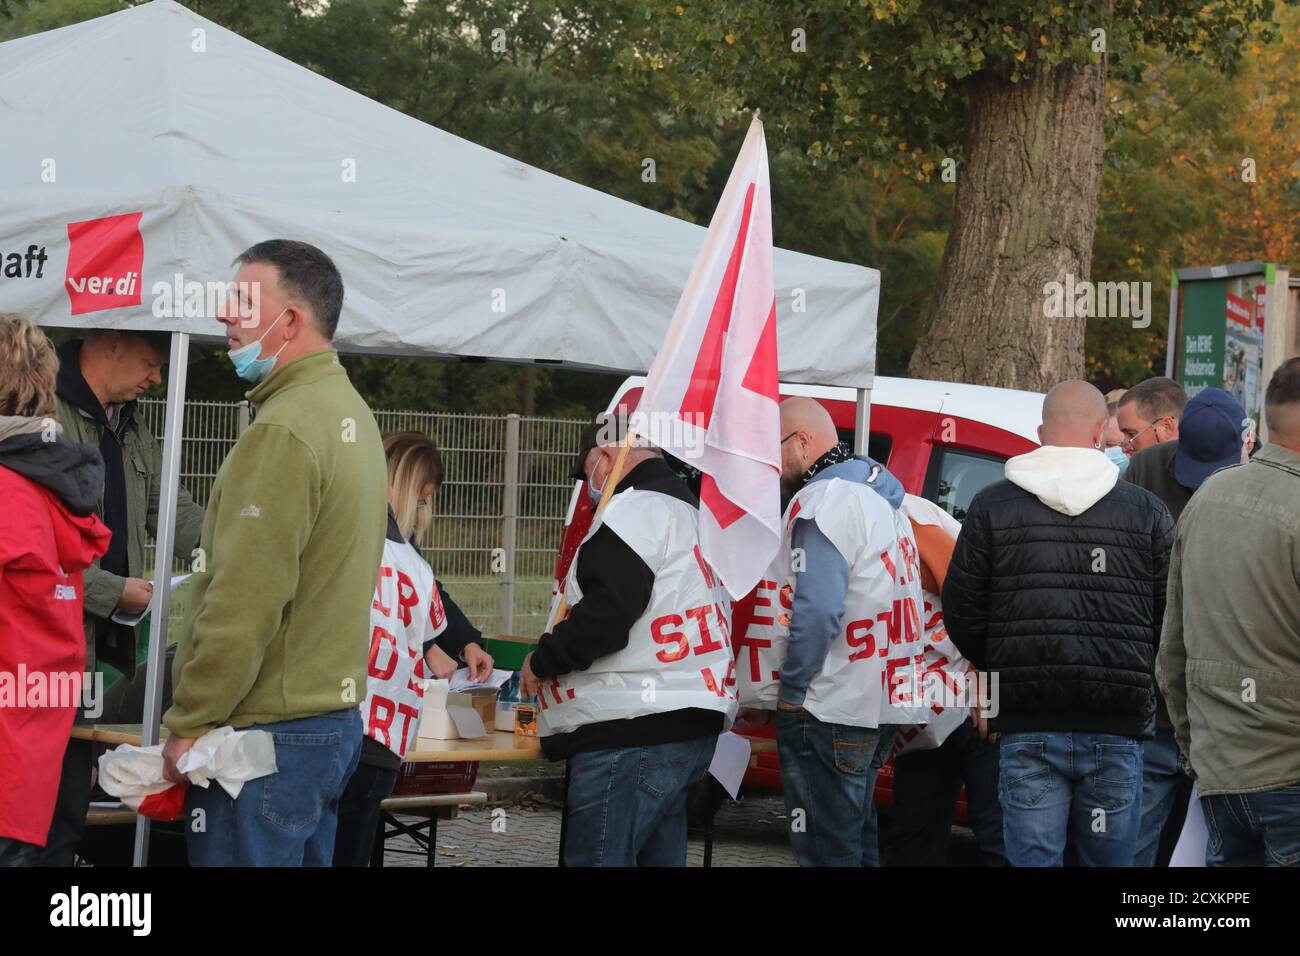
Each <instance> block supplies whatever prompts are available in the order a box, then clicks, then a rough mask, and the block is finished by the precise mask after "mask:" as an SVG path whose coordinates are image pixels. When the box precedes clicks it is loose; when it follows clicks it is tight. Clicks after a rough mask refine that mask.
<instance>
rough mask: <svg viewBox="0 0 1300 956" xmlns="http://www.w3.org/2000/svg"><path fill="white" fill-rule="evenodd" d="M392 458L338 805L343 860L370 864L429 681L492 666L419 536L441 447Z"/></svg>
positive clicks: (415, 446)
mask: <svg viewBox="0 0 1300 956" xmlns="http://www.w3.org/2000/svg"><path fill="white" fill-rule="evenodd" d="M384 455H385V457H386V458H387V459H388V505H389V507H388V535H387V539H386V540H385V542H384V556H383V560H382V561H381V563H380V566H379V576H378V579H377V580H376V582H375V598H374V601H373V602H371V610H370V630H371V632H370V635H369V639H370V671H369V676H368V677H367V680H366V699H365V700H364V701H362V703H361V719H362V721H364V723H365V737H364V738H363V739H362V742H361V759H360V762H359V763H358V764H357V769H356V770H355V771H354V772H353V774H352V777H351V779H350V780H349V781H348V785H347V789H346V790H345V791H344V793H343V798H342V799H341V800H340V802H339V826H338V833H337V835H336V836H335V840H334V865H335V866H365V865H366V864H367V863H368V862H369V860H370V855H371V851H372V849H373V847H374V844H375V837H376V833H377V831H378V828H379V826H380V804H381V803H382V802H383V801H384V799H385V798H386V797H388V795H389V794H391V793H392V792H393V787H394V785H395V784H396V783H397V773H398V769H399V768H400V767H401V764H402V758H403V757H404V756H405V755H406V751H407V748H408V747H409V746H410V745H411V743H412V742H413V741H414V739H415V734H416V730H417V729H418V727H419V724H420V708H421V705H422V703H423V699H422V698H423V695H424V691H423V685H422V683H421V681H422V679H423V678H426V677H440V678H441V677H449V676H451V674H452V672H453V671H455V670H456V668H457V667H458V666H459V663H458V662H461V663H464V664H465V665H466V666H467V667H468V668H469V670H470V677H471V678H473V679H476V680H477V679H480V678H483V677H486V676H487V675H489V674H490V673H491V672H492V658H491V657H490V656H489V655H488V653H487V652H486V651H484V650H483V644H482V641H483V637H482V635H481V634H480V633H479V632H478V630H477V629H476V628H474V626H473V625H472V624H470V623H469V620H468V619H467V618H466V617H465V615H464V614H463V613H462V612H461V610H460V608H458V607H456V605H455V603H453V602H452V600H451V598H450V597H449V596H448V595H447V592H446V591H445V590H443V588H442V585H441V584H439V583H438V582H437V581H436V580H435V579H434V576H433V570H432V569H431V568H430V567H429V565H428V564H427V563H426V562H425V560H424V558H422V557H421V556H420V552H419V551H418V550H417V549H416V547H415V545H414V544H413V541H415V540H416V539H418V537H419V536H420V535H421V534H423V533H424V531H425V529H426V528H427V527H428V526H429V521H430V518H431V517H432V499H433V494H434V492H436V491H437V490H438V488H439V487H440V486H441V485H442V456H441V455H440V454H439V453H438V446H437V445H435V444H434V443H433V441H432V440H431V439H430V438H429V437H428V436H427V435H422V434H420V433H419V432H397V433H396V434H392V435H389V436H387V437H386V438H385V439H384Z"/></svg>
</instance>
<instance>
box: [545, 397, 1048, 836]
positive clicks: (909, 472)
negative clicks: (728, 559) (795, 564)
mask: <svg viewBox="0 0 1300 956" xmlns="http://www.w3.org/2000/svg"><path fill="white" fill-rule="evenodd" d="M644 384H645V379H644V378H642V377H633V378H629V379H627V380H625V381H624V382H623V384H622V386H621V387H620V388H619V390H618V392H617V394H616V395H615V396H614V398H613V400H612V401H611V402H610V403H609V407H608V409H607V410H608V411H614V410H616V409H618V408H619V407H620V406H622V407H623V408H624V409H625V410H626V411H628V412H631V411H633V410H635V408H636V405H637V403H638V402H639V401H640V399H641V389H642V386H643V385H644ZM792 395H806V396H808V397H810V398H813V399H816V400H817V401H818V402H820V403H821V404H822V405H824V406H825V407H826V409H827V411H829V412H830V413H831V418H832V420H833V421H834V422H835V427H836V428H837V429H838V430H839V432H840V436H841V438H843V439H844V440H845V441H847V442H848V443H849V444H850V445H852V444H853V438H854V434H853V431H854V418H855V412H856V393H855V391H854V390H853V389H851V388H835V387H829V386H816V385H782V386H781V397H782V398H788V397H790V396H792ZM1042 411H1043V396H1042V395H1040V394H1038V393H1036V392H1022V391H1017V390H1014V389H1006V388H987V387H985V386H981V385H958V384H954V383H950V382H928V381H923V380H920V379H908V378H885V377H877V378H876V380H875V386H874V388H873V389H872V392H871V418H870V435H869V436H868V443H867V453H868V454H869V455H870V456H871V457H872V458H874V459H875V460H876V461H879V462H882V463H883V464H885V466H886V467H888V468H889V470H890V471H891V472H892V473H893V474H894V476H895V477H896V478H898V480H899V481H900V482H902V483H903V487H904V488H905V489H907V491H909V492H910V493H912V494H914V495H920V496H921V497H924V498H928V499H930V500H931V501H933V502H935V503H936V504H938V505H939V506H940V507H942V508H943V509H944V510H945V511H947V512H948V513H949V514H951V515H952V516H953V517H955V518H956V519H957V520H958V521H961V520H962V519H964V518H965V515H966V508H967V506H968V505H969V504H970V500H971V498H973V497H974V496H975V493H976V492H978V491H979V490H980V489H981V488H983V487H984V486H985V485H988V484H990V483H992V482H994V481H997V480H999V479H1000V478H1002V476H1003V463H1004V462H1005V461H1006V460H1007V459H1008V458H1011V457H1013V456H1015V455H1021V454H1024V453H1025V452H1028V451H1033V449H1035V448H1037V447H1038V426H1039V425H1040V424H1041V423H1042ZM591 512H592V509H591V503H590V501H589V500H588V498H587V495H586V494H585V493H583V489H582V483H581V482H578V483H576V484H575V487H574V490H573V494H572V496H571V498H570V501H569V512H568V515H567V517H566V520H565V529H564V539H563V543H562V545H561V547H560V554H559V557H558V560H557V561H556V572H555V580H556V582H562V581H563V580H564V576H565V575H566V574H567V573H568V568H569V562H570V561H571V560H572V559H573V555H574V553H575V552H576V551H577V549H578V545H579V544H580V543H581V542H582V539H583V537H584V536H585V535H586V533H587V529H588V527H590V525H591ZM559 586H560V585H559V584H558V583H557V585H556V587H557V588H558V587H559ZM752 597H753V595H750V598H746V599H745V600H742V601H738V602H736V605H735V608H734V611H733V620H732V633H733V634H741V635H743V633H744V628H745V627H747V626H748V623H749V617H750V612H751V608H752V600H751V599H752ZM757 733H759V734H762V735H764V736H771V735H772V733H773V730H772V727H771V725H768V726H767V727H765V728H762V729H761V730H760V731H757ZM745 782H746V784H749V785H750V786H754V787H758V788H761V789H766V790H778V791H779V790H780V789H781V774H780V767H779V764H778V761H777V755H776V754H775V753H769V754H760V755H759V757H758V765H757V766H756V767H753V768H751V769H750V770H749V772H748V773H747V774H746V775H745ZM892 783H893V768H892V766H890V765H888V764H887V765H886V766H885V767H884V768H883V769H882V770H881V772H880V774H879V776H878V777H877V780H876V804H877V805H878V806H880V807H882V808H888V807H889V805H890V803H891V795H892V792H893V790H892ZM965 819H966V806H965V794H964V793H963V795H962V797H961V800H960V801H959V804H958V807H957V821H958V822H959V823H964V822H965Z"/></svg>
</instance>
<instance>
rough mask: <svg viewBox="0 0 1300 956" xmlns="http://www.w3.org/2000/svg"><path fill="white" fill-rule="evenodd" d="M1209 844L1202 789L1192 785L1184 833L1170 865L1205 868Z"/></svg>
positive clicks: (1177, 844)
mask: <svg viewBox="0 0 1300 956" xmlns="http://www.w3.org/2000/svg"><path fill="white" fill-rule="evenodd" d="M1209 844H1210V831H1209V829H1207V828H1206V826H1205V814H1204V813H1202V812H1201V800H1200V789H1199V788H1198V787H1197V786H1196V784H1192V797H1191V802H1190V803H1189V804H1188V805H1187V819H1186V820H1185V821H1184V822H1183V832H1182V833H1180V834H1179V835H1178V843H1176V844H1175V845H1174V855H1173V856H1172V857H1170V859H1169V865H1170V866H1201V867H1203V866H1205V851H1206V848H1207V847H1208V846H1209Z"/></svg>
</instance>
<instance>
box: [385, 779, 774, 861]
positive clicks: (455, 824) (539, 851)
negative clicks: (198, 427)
mask: <svg viewBox="0 0 1300 956" xmlns="http://www.w3.org/2000/svg"><path fill="white" fill-rule="evenodd" d="M503 809H504V810H505V818H504V819H505V832H504V833H500V832H493V828H492V823H493V811H492V810H491V809H488V808H474V809H472V810H465V811H462V812H461V815H460V816H459V817H457V818H456V819H454V820H442V821H440V822H439V823H438V860H437V863H436V864H435V865H437V866H555V863H556V855H557V853H558V849H559V844H560V810H559V808H558V807H552V806H546V807H541V808H533V807H527V806H511V807H505V808H503ZM403 819H404V820H410V819H412V818H403ZM498 828H499V827H498ZM398 849H407V850H413V849H416V846H415V843H414V841H413V840H412V839H411V838H409V837H396V838H392V839H390V840H389V841H388V844H387V852H386V853H385V855H384V865H385V866H424V853H423V850H421V851H420V853H419V855H413V854H411V855H408V854H402V853H398V852H395V851H396V850H398ZM703 862H704V837H703V834H702V832H697V831H695V830H692V832H691V834H690V842H689V846H688V848H687V865H688V866H702V865H703ZM713 865H714V866H794V865H795V864H794V857H793V856H791V854H790V843H789V841H788V840H787V839H786V834H785V810H784V807H783V805H782V803H781V798H780V797H779V796H769V795H766V794H760V795H756V796H752V797H749V796H746V797H744V798H743V799H742V800H740V801H738V802H736V803H731V802H728V803H726V804H724V805H723V807H722V808H721V809H720V810H719V811H718V815H717V817H716V818H715V820H714V839H713Z"/></svg>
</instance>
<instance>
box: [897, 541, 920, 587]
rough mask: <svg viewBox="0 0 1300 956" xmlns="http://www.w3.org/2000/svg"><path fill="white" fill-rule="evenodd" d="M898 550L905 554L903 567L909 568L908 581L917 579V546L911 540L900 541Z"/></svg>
mask: <svg viewBox="0 0 1300 956" xmlns="http://www.w3.org/2000/svg"><path fill="white" fill-rule="evenodd" d="M898 548H899V550H900V551H902V552H903V565H904V566H905V567H906V568H907V580H909V581H913V580H915V579H916V545H915V544H914V543H913V541H912V539H911V538H907V537H903V538H899V539H898Z"/></svg>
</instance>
